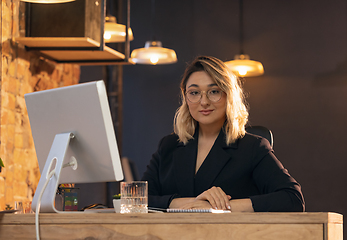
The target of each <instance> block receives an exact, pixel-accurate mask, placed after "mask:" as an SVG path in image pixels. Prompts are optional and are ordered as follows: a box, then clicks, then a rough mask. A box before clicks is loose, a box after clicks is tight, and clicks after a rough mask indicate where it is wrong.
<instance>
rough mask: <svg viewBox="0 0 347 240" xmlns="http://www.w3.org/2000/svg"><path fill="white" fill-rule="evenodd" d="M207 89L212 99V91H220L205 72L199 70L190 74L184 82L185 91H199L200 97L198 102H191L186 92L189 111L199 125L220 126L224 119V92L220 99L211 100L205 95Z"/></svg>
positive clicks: (191, 92)
mask: <svg viewBox="0 0 347 240" xmlns="http://www.w3.org/2000/svg"><path fill="white" fill-rule="evenodd" d="M209 90H210V96H211V97H210V98H211V99H212V100H213V99H214V98H213V96H212V95H213V94H214V93H218V91H222V90H221V89H220V88H219V87H218V86H217V84H216V83H215V82H214V81H213V80H212V78H211V77H210V76H209V75H208V74H207V73H206V72H204V71H199V72H194V73H192V74H191V75H190V77H189V78H188V81H187V84H186V93H187V94H196V93H198V92H201V96H202V97H201V99H200V101H199V102H196V103H193V102H191V101H189V99H188V96H187V94H186V101H187V104H188V108H189V112H190V114H191V115H192V117H193V118H194V119H195V120H196V121H197V122H199V125H200V126H204V125H206V126H214V125H220V127H222V126H223V124H224V122H225V119H226V94H225V93H224V92H222V96H221V98H220V100H219V101H217V102H213V101H211V100H210V99H209V98H208V97H207V92H208V91H209Z"/></svg>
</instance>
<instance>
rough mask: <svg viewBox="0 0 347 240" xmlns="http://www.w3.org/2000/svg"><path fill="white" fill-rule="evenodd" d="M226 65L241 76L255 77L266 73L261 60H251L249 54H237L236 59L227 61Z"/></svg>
mask: <svg viewBox="0 0 347 240" xmlns="http://www.w3.org/2000/svg"><path fill="white" fill-rule="evenodd" d="M225 65H227V67H228V68H229V69H230V70H231V71H232V72H233V73H234V74H236V75H237V76H239V77H255V76H260V75H263V74H264V67H263V65H262V64H261V62H258V61H253V60H250V59H249V56H248V55H247V54H240V55H236V56H235V59H234V60H231V61H228V62H225Z"/></svg>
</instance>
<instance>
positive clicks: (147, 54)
mask: <svg viewBox="0 0 347 240" xmlns="http://www.w3.org/2000/svg"><path fill="white" fill-rule="evenodd" d="M154 18H155V0H152V36H153V40H152V41H147V42H146V44H145V47H144V48H139V49H135V50H133V51H132V53H131V56H130V57H131V59H132V60H133V61H134V62H135V63H137V64H152V65H156V64H170V63H175V62H177V56H176V53H175V51H174V50H172V49H168V48H163V46H162V43H161V42H160V41H157V40H155V37H154Z"/></svg>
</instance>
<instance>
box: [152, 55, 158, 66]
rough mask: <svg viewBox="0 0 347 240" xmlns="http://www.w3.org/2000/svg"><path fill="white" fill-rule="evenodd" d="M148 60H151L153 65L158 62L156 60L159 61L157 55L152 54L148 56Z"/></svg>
mask: <svg viewBox="0 0 347 240" xmlns="http://www.w3.org/2000/svg"><path fill="white" fill-rule="evenodd" d="M150 61H151V63H152V64H153V65H156V64H157V63H158V61H159V58H158V56H157V55H152V56H151V57H150Z"/></svg>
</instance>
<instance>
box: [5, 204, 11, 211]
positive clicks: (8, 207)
mask: <svg viewBox="0 0 347 240" xmlns="http://www.w3.org/2000/svg"><path fill="white" fill-rule="evenodd" d="M12 209H13V208H12V207H11V205H9V204H6V208H5V210H12Z"/></svg>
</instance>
